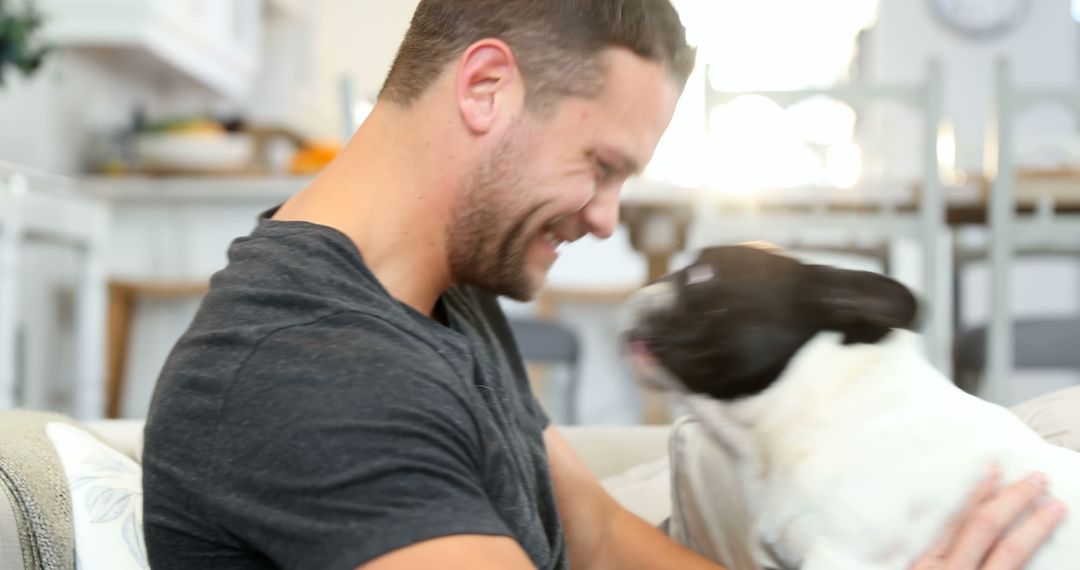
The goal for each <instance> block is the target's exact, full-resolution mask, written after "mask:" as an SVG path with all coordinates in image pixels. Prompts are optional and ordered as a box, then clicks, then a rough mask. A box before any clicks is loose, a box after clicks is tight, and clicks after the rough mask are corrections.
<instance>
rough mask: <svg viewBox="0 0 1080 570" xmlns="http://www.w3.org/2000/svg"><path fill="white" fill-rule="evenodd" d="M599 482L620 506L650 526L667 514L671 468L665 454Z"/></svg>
mask: <svg viewBox="0 0 1080 570" xmlns="http://www.w3.org/2000/svg"><path fill="white" fill-rule="evenodd" d="M600 483H601V484H602V485H603V486H604V489H605V490H607V492H608V494H609V495H611V496H612V498H614V499H615V500H616V501H617V502H618V503H619V504H620V505H622V506H623V507H624V508H626V509H627V510H628V511H630V512H632V513H634V514H635V515H637V516H639V517H641V518H643V519H645V520H646V521H648V522H649V524H651V525H653V526H658V525H660V524H661V523H663V522H664V521H665V520H667V518H668V517H669V516H670V515H671V492H670V488H671V469H670V468H669V462H668V458H667V457H661V458H659V459H655V460H653V461H650V462H648V463H642V464H641V465H638V466H636V467H632V468H630V469H628V470H627V471H625V472H623V473H620V474H618V475H614V476H612V477H608V478H606V479H603V480H602V481H601V482H600Z"/></svg>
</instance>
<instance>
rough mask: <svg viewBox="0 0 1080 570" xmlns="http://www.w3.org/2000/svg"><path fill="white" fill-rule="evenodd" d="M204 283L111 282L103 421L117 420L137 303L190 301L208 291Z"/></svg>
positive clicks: (206, 284) (208, 286)
mask: <svg viewBox="0 0 1080 570" xmlns="http://www.w3.org/2000/svg"><path fill="white" fill-rule="evenodd" d="M209 288H210V285H209V283H207V282H206V281H110V282H109V324H108V326H109V330H108V335H109V345H108V363H107V365H108V375H107V376H106V381H105V417H107V418H110V419H112V418H118V417H120V404H121V402H122V400H123V395H124V371H125V370H124V369H125V368H126V367H127V357H128V347H129V345H130V341H131V323H132V322H133V321H134V318H135V304H136V302H137V301H138V300H139V299H166V300H170V299H189V298H193V297H201V296H203V295H205V294H206V292H207V291H208V290H209Z"/></svg>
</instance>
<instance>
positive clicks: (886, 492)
mask: <svg viewBox="0 0 1080 570" xmlns="http://www.w3.org/2000/svg"><path fill="white" fill-rule="evenodd" d="M841 341H842V338H841V336H840V335H839V334H837V333H829V332H825V333H821V334H819V335H818V336H817V337H815V338H814V339H813V340H812V341H810V342H808V343H807V344H806V345H804V346H803V347H802V349H801V350H800V351H799V352H798V353H797V354H796V356H795V357H794V358H793V359H792V361H791V362H790V363H789V365H788V367H787V368H786V369H785V371H784V373H783V374H782V375H781V376H780V378H779V379H777V381H775V382H774V383H773V384H772V385H771V386H770V387H769V388H768V389H766V390H765V391H764V392H762V393H761V394H758V395H755V396H752V397H748V398H744V399H742V400H739V401H736V402H731V403H723V404H720V403H718V407H714V408H712V410H711V413H712V416H711V417H710V416H709V413H710V412H706V413H699V414H697V415H699V416H705V417H701V418H700V419H702V421H703V422H705V423H706V424H712V425H711V428H712V431H713V432H714V434H717V437H718V438H719V439H721V440H722V441H721V443H725V444H727V445H729V446H734V447H738V448H740V449H739V452H738V453H737V454H736V455H738V456H739V468H740V473H741V479H742V483H743V488H744V490H745V493H746V499H747V506H748V511H749V513H750V516H751V518H752V519H753V521H754V522H753V525H754V528H753V529H752V534H753V535H754V536H756V537H757V538H759V539H760V540H761V541H762V542H763V543H764V544H766V545H767V547H766V549H765V550H766V551H768V552H770V553H771V554H772V555H773V556H774V557H775V558H777V559H778V560H777V561H778V562H781V563H782V564H783V565H789V566H790V567H792V568H796V567H797V568H801V569H803V570H849V569H850V570H856V569H858V570H891V569H896V570H901V569H904V570H906V569H907V568H909V567H910V565H911V564H912V563H913V562H914V561H915V560H916V559H917V558H918V557H919V556H921V555H922V554H923V553H924V552H925V551H926V550H927V549H928V548H929V547H930V546H931V545H932V544H933V543H934V541H935V540H936V539H937V538H938V537H939V536H940V535H941V534H942V532H943V529H944V527H945V526H946V525H947V523H948V522H949V521H951V520H952V519H953V518H954V517H955V516H956V515H957V514H958V512H959V511H960V509H961V508H962V506H963V505H964V503H965V502H966V500H967V497H968V496H969V495H970V493H971V492H972V491H973V490H974V489H975V487H976V485H977V484H978V481H979V480H980V479H981V478H983V477H985V476H986V475H987V474H988V473H989V472H990V470H991V466H998V467H999V468H1000V470H1001V473H1002V479H1003V481H1005V482H1006V483H1011V482H1014V481H1017V480H1019V479H1021V478H1023V477H1024V476H1026V475H1028V474H1030V473H1032V472H1034V471H1042V472H1044V473H1046V474H1047V475H1048V476H1049V478H1050V480H1051V487H1050V492H1051V494H1052V495H1053V496H1055V497H1056V498H1058V499H1060V500H1062V501H1064V502H1065V503H1066V504H1067V505H1069V508H1070V511H1071V512H1072V513H1073V515H1072V516H1071V517H1070V518H1068V519H1066V521H1065V522H1064V523H1063V524H1062V525H1061V526H1060V527H1059V528H1058V529H1057V531H1056V533H1055V535H1054V536H1053V538H1052V539H1051V540H1050V541H1049V542H1048V543H1047V544H1046V545H1045V546H1043V547H1042V549H1041V550H1040V551H1039V552H1038V553H1037V555H1036V556H1035V557H1034V558H1033V559H1032V560H1031V561H1030V562H1029V564H1028V565H1027V566H1026V568H1029V569H1031V570H1067V569H1071V568H1080V454H1077V453H1075V452H1073V451H1071V450H1066V449H1064V448H1060V447H1056V446H1053V445H1051V444H1048V443H1046V442H1045V441H1043V440H1042V439H1041V438H1040V437H1039V436H1038V435H1037V434H1036V433H1035V432H1033V431H1032V430H1031V429H1030V428H1028V427H1027V426H1026V425H1025V424H1024V423H1022V422H1021V421H1020V420H1019V419H1017V418H1016V417H1015V416H1013V415H1012V414H1011V413H1010V412H1009V411H1008V410H1006V409H1004V408H1002V407H1000V406H996V405H993V404H990V403H988V402H985V401H983V400H979V399H977V398H975V397H972V396H970V395H968V394H966V393H964V392H962V391H960V390H959V389H957V388H956V387H955V386H954V385H953V384H952V382H950V381H949V380H948V379H947V378H946V377H944V376H943V375H942V374H941V373H939V372H938V371H937V370H936V369H934V368H933V367H932V366H931V365H930V364H929V362H928V361H927V359H926V358H925V356H924V355H923V352H922V344H921V338H920V337H919V336H918V335H917V334H915V333H912V332H908V331H901V330H896V331H893V332H891V333H890V334H889V336H887V337H886V338H885V339H883V340H882V341H881V342H879V343H877V344H854V345H844V344H842V342H841ZM692 401H693V399H691V402H692ZM698 401H699V406H700V399H698ZM691 409H695V407H694V406H693V405H691ZM700 410H701V408H700V407H699V408H698V409H697V410H695V411H700ZM716 410H722V413H721V414H720V416H724V417H723V418H721V417H720V416H717V415H716V414H715V412H716ZM721 424H722V425H721Z"/></svg>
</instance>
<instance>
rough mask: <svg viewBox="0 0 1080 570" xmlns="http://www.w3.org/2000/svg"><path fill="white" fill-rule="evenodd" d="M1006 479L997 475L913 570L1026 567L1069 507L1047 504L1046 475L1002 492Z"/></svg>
mask: <svg viewBox="0 0 1080 570" xmlns="http://www.w3.org/2000/svg"><path fill="white" fill-rule="evenodd" d="M1000 479H1001V475H1000V473H998V472H997V471H996V470H995V471H994V472H993V473H992V474H991V475H990V476H989V477H987V478H986V479H984V480H983V481H982V482H981V483H980V484H979V486H978V487H977V488H976V490H975V492H974V493H973V494H972V496H971V499H970V500H969V501H968V504H967V507H966V508H965V509H964V511H963V512H962V514H961V515H960V516H959V517H957V519H956V520H955V521H953V523H952V524H951V525H950V526H949V527H948V528H947V529H946V531H945V534H944V535H943V536H942V537H941V540H939V541H938V543H937V544H936V545H934V547H933V548H932V549H931V550H930V552H928V553H927V554H926V555H925V556H923V557H922V559H921V560H919V562H917V563H916V564H915V566H913V567H912V570H1017V569H1020V568H1023V567H1024V564H1026V563H1027V561H1028V559H1029V558H1030V557H1031V556H1032V555H1033V554H1035V552H1036V550H1038V548H1039V547H1040V546H1042V544H1043V543H1044V542H1046V540H1047V539H1048V538H1049V537H1050V535H1051V533H1053V531H1054V529H1055V528H1056V527H1057V525H1058V524H1059V523H1060V522H1061V521H1062V520H1063V519H1064V518H1065V505H1064V504H1063V503H1061V502H1060V501H1056V500H1044V499H1043V495H1044V494H1045V492H1046V484H1047V481H1046V477H1045V476H1044V475H1042V474H1038V473H1036V474H1033V475H1031V476H1030V477H1028V478H1027V479H1025V480H1023V481H1021V482H1019V483H1015V484H1013V485H1011V486H1009V487H1008V488H1006V489H1004V490H1002V491H1000V492H999V491H998V484H999V482H1000ZM1040 503H1041V504H1040ZM1031 509H1034V510H1031ZM1006 531H1007V532H1006Z"/></svg>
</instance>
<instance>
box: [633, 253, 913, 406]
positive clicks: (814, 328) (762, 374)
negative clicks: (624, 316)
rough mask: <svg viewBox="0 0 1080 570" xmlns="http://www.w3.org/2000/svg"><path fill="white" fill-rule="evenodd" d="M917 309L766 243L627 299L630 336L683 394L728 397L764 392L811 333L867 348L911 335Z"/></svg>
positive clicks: (904, 293) (715, 257)
mask: <svg viewBox="0 0 1080 570" xmlns="http://www.w3.org/2000/svg"><path fill="white" fill-rule="evenodd" d="M917 308H918V304H917V302H916V300H915V297H914V296H913V295H912V294H911V292H910V291H909V290H908V289H907V288H906V287H904V286H903V285H901V284H900V283H898V282H896V281H894V280H892V279H889V278H888V277H884V276H882V275H879V274H876V273H870V272H866V271H851V270H844V269H837V268H834V267H828V266H823V265H809V264H804V263H800V262H799V261H797V260H795V259H792V258H790V257H787V256H785V255H783V254H781V253H780V252H779V250H778V249H776V248H774V247H771V246H768V245H766V244H751V245H736V246H723V247H712V248H708V249H705V250H703V251H702V252H701V254H700V255H699V256H698V258H697V259H696V260H695V261H694V262H693V263H692V264H690V265H689V266H687V267H686V268H685V269H682V270H680V271H677V272H675V273H672V274H670V275H668V276H666V277H664V278H662V279H661V280H660V281H658V282H657V283H654V284H652V285H650V286H648V287H646V288H644V289H642V290H641V291H639V292H638V293H636V294H635V295H634V297H632V298H631V301H630V303H629V310H630V311H631V312H632V313H633V314H632V316H631V320H632V323H631V326H630V330H629V331H628V337H629V341H630V342H631V345H632V350H634V351H638V352H640V351H646V352H647V353H648V355H649V356H650V357H651V358H653V359H655V360H656V361H658V362H659V364H660V365H661V366H662V367H663V368H664V369H666V370H667V371H668V372H670V373H671V374H673V375H674V376H675V377H676V378H677V379H678V380H679V382H680V383H681V384H683V385H684V386H685V388H686V389H688V390H689V391H691V392H697V393H704V394H709V395H711V396H713V397H715V398H719V399H724V400H729V399H735V398H740V397H743V396H750V395H754V394H758V393H760V392H762V391H763V390H765V389H766V388H768V387H769V385H770V384H771V383H772V382H773V381H774V380H776V379H777V378H778V377H779V376H780V373H781V372H782V371H783V370H784V368H785V367H786V366H787V363H788V361H789V360H790V359H791V358H792V357H793V356H794V355H795V353H796V352H797V351H798V350H799V348H800V347H802V345H803V344H804V343H806V342H807V341H809V340H810V339H811V338H813V337H814V336H815V335H817V333H819V332H822V331H836V332H840V333H842V334H843V335H844V341H845V343H873V342H877V341H878V340H880V339H881V338H882V337H884V336H885V335H886V334H887V333H888V332H889V331H890V330H891V329H894V328H912V327H913V325H914V321H915V316H916V312H917Z"/></svg>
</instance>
